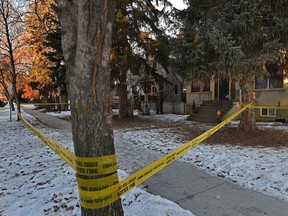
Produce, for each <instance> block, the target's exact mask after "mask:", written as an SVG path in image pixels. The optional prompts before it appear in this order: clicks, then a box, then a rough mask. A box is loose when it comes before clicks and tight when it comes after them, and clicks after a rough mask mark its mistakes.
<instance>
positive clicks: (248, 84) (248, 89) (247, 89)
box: [239, 75, 256, 131]
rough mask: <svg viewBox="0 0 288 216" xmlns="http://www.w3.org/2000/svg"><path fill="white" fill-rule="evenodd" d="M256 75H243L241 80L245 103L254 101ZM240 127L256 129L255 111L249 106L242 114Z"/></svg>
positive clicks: (248, 129)
mask: <svg viewBox="0 0 288 216" xmlns="http://www.w3.org/2000/svg"><path fill="white" fill-rule="evenodd" d="M253 86H254V76H253V75H247V76H243V77H242V79H241V80H240V88H241V90H242V101H243V103H244V104H249V103H251V102H253V101H254V93H253ZM239 129H241V130H244V131H251V130H255V129H256V120H255V111H254V109H251V108H248V109H247V110H246V111H244V112H243V113H242V115H241V120H240V124H239Z"/></svg>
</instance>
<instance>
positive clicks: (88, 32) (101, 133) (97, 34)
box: [58, 0, 123, 215]
mask: <svg viewBox="0 0 288 216" xmlns="http://www.w3.org/2000/svg"><path fill="white" fill-rule="evenodd" d="M58 7H59V18H60V22H61V28H62V47H63V53H64V59H65V64H66V67H67V72H66V73H67V75H66V76H67V84H68V95H69V98H70V103H71V113H72V114H71V116H72V132H73V142H74V149H75V154H76V156H78V157H99V156H104V155H113V154H115V149H114V138H113V129H112V109H111V107H112V102H111V92H110V71H109V55H110V47H111V34H112V26H113V20H114V7H115V0H109V1H108V0H104V1H103V0H94V1H88V0H83V1H77V0H58ZM116 172H117V171H116ZM77 176H78V177H81V178H85V176H81V175H80V174H79V173H78V174H77ZM81 209H82V215H123V210H122V205H121V200H120V199H118V200H117V201H116V202H114V203H112V204H110V205H109V206H106V207H104V208H101V209H87V208H85V207H83V206H82V207H81Z"/></svg>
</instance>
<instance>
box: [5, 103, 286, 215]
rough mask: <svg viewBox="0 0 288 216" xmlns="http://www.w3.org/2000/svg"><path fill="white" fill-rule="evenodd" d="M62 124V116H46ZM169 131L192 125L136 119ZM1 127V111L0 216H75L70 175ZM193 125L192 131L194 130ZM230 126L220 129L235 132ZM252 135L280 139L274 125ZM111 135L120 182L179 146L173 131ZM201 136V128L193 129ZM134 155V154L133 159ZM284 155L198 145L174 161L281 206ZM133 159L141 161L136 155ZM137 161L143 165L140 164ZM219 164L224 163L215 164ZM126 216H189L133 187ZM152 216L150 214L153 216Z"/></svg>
mask: <svg viewBox="0 0 288 216" xmlns="http://www.w3.org/2000/svg"><path fill="white" fill-rule="evenodd" d="M49 114H50V115H54V116H58V117H61V116H62V117H63V116H65V115H70V112H62V113H61V114H58V113H49ZM23 116H24V118H25V119H27V120H28V121H29V122H30V123H32V124H33V125H34V126H36V127H37V128H38V129H40V130H42V131H43V132H44V133H46V134H47V135H49V136H51V137H53V138H54V139H56V140H57V141H59V142H60V143H61V144H63V145H64V146H65V147H67V148H69V149H70V150H72V148H73V144H72V141H71V140H72V138H71V134H70V133H68V132H63V131H57V130H54V129H51V128H47V127H46V126H45V125H43V124H41V123H39V122H38V121H37V120H36V119H35V118H34V117H32V116H30V115H28V114H26V113H23ZM139 118H148V119H150V120H153V121H160V122H164V123H165V125H169V124H172V125H173V124H184V125H186V126H187V127H189V125H191V124H193V122H191V121H187V120H186V118H187V116H185V115H173V114H166V115H154V116H139ZM15 119H16V116H15V114H14V116H13V121H12V122H9V109H8V108H7V107H5V108H0V128H1V130H0V149H1V151H0V161H1V163H0V179H1V184H0V215H3V216H20V215H21V216H22V215H29V216H39V215H61V216H68V215H69V216H74V215H79V212H80V210H79V201H78V191H77V186H76V183H75V179H74V171H73V170H72V169H71V168H70V167H68V166H67V165H66V164H65V163H64V162H63V161H62V160H61V159H60V158H59V157H58V156H57V155H55V154H54V153H53V152H52V151H51V150H50V149H49V148H48V147H46V146H45V145H43V144H42V143H41V142H40V141H39V140H38V138H36V137H35V136H33V135H32V134H31V133H30V131H29V130H28V129H26V128H25V126H24V125H23V124H22V123H21V122H16V121H15ZM194 124H195V123H194ZM237 124H238V122H237V121H233V122H231V123H229V125H228V126H227V127H236V126H237ZM257 124H258V127H259V128H260V129H267V128H268V129H272V128H273V129H274V130H279V131H286V132H287V131H288V125H287V124H282V123H275V122H272V123H257ZM150 126H151V127H150V129H148V130H147V128H139V127H136V128H119V129H115V130H114V137H115V146H116V154H117V160H119V161H118V166H119V170H118V171H119V175H120V178H124V177H125V176H127V175H129V173H133V172H135V170H138V169H139V168H140V167H141V166H143V164H149V163H151V162H152V161H154V160H155V159H158V158H159V157H161V156H163V155H164V154H166V153H168V152H170V151H171V150H173V149H175V148H177V147H179V146H181V145H182V144H183V143H185V142H187V141H188V140H187V137H185V136H184V135H183V134H181V133H179V131H178V130H175V127H165V128H159V127H158V128H156V127H153V125H150ZM199 126H201V128H203V129H208V128H209V127H211V126H210V125H209V124H205V123H203V124H202V123H201V124H199ZM139 149H141V151H139ZM287 150H288V148H287V147H277V148H276V147H274V148H272V147H271V148H269V147H259V146H258V147H245V146H237V145H215V144H214V145H210V144H209V143H205V142H204V143H202V144H200V145H198V146H197V147H196V148H194V149H192V150H190V151H188V152H187V153H186V154H185V155H184V156H183V157H181V159H180V160H181V161H183V162H186V163H189V164H191V166H195V167H198V168H199V169H201V170H203V171H204V172H206V173H208V174H209V175H212V176H221V177H223V178H225V179H227V180H228V181H231V182H234V183H235V182H236V183H237V184H239V185H240V186H242V187H244V188H247V189H252V190H255V191H258V192H260V193H263V194H265V195H269V196H273V197H276V198H278V199H280V200H284V201H288V193H287V190H288V181H287V175H288V158H287ZM139 152H141V155H139ZM145 155H146V156H147V157H145ZM223 158H225V160H223ZM122 200H123V207H124V211H125V215H126V216H135V215H137V216H162V215H169V216H178V215H181V216H193V212H189V211H187V210H184V209H182V208H181V207H180V206H178V205H177V204H175V203H173V202H171V201H169V200H167V199H163V198H161V197H160V196H157V195H156V196H155V195H152V194H149V193H147V192H146V191H145V189H143V188H142V187H137V188H135V189H134V190H132V191H131V192H129V193H127V194H126V195H125V196H123V197H122ZM156 213H157V214H156Z"/></svg>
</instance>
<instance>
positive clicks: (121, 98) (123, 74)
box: [118, 71, 127, 119]
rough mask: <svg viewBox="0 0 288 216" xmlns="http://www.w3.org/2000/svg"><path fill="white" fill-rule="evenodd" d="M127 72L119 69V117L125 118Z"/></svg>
mask: <svg viewBox="0 0 288 216" xmlns="http://www.w3.org/2000/svg"><path fill="white" fill-rule="evenodd" d="M126 79H127V72H126V71H121V76H120V92H119V114H118V118H119V119H124V118H126V115H127V81H126Z"/></svg>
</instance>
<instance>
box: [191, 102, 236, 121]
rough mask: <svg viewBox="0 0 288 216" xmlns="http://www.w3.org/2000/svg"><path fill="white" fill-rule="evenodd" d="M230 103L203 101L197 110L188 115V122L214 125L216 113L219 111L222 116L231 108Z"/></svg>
mask: <svg viewBox="0 0 288 216" xmlns="http://www.w3.org/2000/svg"><path fill="white" fill-rule="evenodd" d="M232 104H233V102H232V101H228V100H227V101H212V100H210V101H203V103H202V104H201V105H200V107H198V108H197V110H196V111H195V112H193V113H191V114H190V116H189V117H188V120H191V121H197V122H208V123H216V122H217V117H216V111H217V110H219V111H221V113H222V116H223V115H224V114H225V113H226V112H228V111H229V110H230V109H231V108H232Z"/></svg>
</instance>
